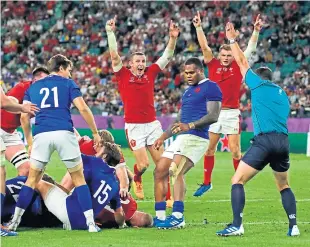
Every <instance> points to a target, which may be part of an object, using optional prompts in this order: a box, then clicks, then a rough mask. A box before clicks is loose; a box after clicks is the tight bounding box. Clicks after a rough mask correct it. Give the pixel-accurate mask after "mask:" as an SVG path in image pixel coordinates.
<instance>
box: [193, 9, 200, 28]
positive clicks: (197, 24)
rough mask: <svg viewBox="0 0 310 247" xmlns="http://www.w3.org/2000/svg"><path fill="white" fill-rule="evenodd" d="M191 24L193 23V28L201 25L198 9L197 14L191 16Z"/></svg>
mask: <svg viewBox="0 0 310 247" xmlns="http://www.w3.org/2000/svg"><path fill="white" fill-rule="evenodd" d="M193 24H194V26H195V28H197V27H201V19H200V14H199V11H197V14H196V15H195V17H194V18H193Z"/></svg>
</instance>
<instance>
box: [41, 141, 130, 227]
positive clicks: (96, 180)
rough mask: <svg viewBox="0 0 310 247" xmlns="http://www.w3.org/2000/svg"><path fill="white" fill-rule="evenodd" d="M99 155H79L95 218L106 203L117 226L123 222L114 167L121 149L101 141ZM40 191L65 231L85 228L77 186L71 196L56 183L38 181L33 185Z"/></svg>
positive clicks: (118, 159) (117, 162)
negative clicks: (111, 209) (111, 210)
mask: <svg viewBox="0 0 310 247" xmlns="http://www.w3.org/2000/svg"><path fill="white" fill-rule="evenodd" d="M97 156H98V157H94V156H88V155H84V154H82V160H83V168H84V169H83V173H84V176H85V179H86V181H87V183H88V187H89V190H90V193H91V195H92V196H91V201H92V207H93V210H94V217H95V218H97V216H98V215H99V214H100V212H101V211H102V210H103V209H104V208H105V207H106V206H107V205H108V204H109V203H111V204H112V205H113V209H114V210H115V214H114V215H115V217H116V222H117V223H118V224H119V226H123V225H124V223H125V217H124V213H123V210H122V208H121V203H120V197H119V184H118V181H117V179H116V176H115V168H114V167H115V166H116V165H117V164H119V161H120V157H121V155H120V152H119V148H118V146H117V145H116V144H112V143H108V142H105V143H103V142H101V145H100V152H98V153H97ZM36 188H37V189H38V191H39V192H40V194H41V196H42V198H43V200H44V203H45V205H46V207H47V208H48V210H49V211H50V212H51V213H53V214H54V215H55V216H56V217H57V218H58V219H59V220H60V221H61V222H62V223H63V226H64V229H67V230H85V229H87V228H88V225H87V224H86V222H85V217H84V215H83V210H82V208H81V207H80V205H79V202H78V195H77V190H76V189H77V188H75V189H74V191H73V192H72V194H71V195H68V194H67V193H66V192H65V191H64V190H63V189H61V188H59V187H58V186H56V185H53V184H50V183H47V182H44V181H40V182H39V184H38V185H37V187H36Z"/></svg>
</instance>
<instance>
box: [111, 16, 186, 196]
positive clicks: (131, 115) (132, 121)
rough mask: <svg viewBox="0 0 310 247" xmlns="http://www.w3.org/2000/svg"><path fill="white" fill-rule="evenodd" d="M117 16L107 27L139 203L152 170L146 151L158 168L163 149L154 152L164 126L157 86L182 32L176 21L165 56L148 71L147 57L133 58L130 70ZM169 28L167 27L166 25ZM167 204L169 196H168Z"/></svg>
mask: <svg viewBox="0 0 310 247" xmlns="http://www.w3.org/2000/svg"><path fill="white" fill-rule="evenodd" d="M115 24H116V16H115V17H114V19H112V20H109V21H108V22H107V23H106V32H107V36H108V44H109V50H110V55H111V60H112V67H113V71H114V73H115V75H116V77H117V81H118V89H119V92H120V95H121V98H122V101H123V104H124V111H125V114H124V116H125V132H126V137H127V139H128V143H129V146H130V148H131V150H132V151H133V154H134V156H135V160H136V164H135V165H134V173H135V176H134V182H135V184H134V185H135V187H134V190H135V194H136V196H137V198H138V199H143V198H144V192H143V186H142V175H143V173H144V172H145V171H146V169H147V168H148V167H149V163H150V162H149V158H148V155H147V150H148V151H149V152H150V154H151V157H152V159H153V161H154V163H155V165H157V164H158V161H159V159H160V156H161V154H162V153H163V150H164V148H163V147H160V148H159V149H158V150H155V149H154V148H152V145H153V144H154V142H155V140H156V139H158V138H159V137H160V135H161V134H162V133H163V131H162V127H161V124H160V122H159V121H158V120H156V113H155V107H154V84H155V79H156V77H157V75H158V74H159V73H160V72H161V71H162V70H163V69H164V68H165V67H166V66H167V64H168V63H169V61H170V59H171V58H172V56H173V53H174V50H175V45H176V41H177V37H178V35H179V32H180V30H179V28H178V26H177V24H176V23H174V22H173V21H171V22H170V25H169V42H168V45H167V47H166V49H165V51H164V53H163V55H162V56H161V57H160V58H159V59H158V60H157V61H156V62H155V63H153V64H151V65H150V66H149V67H146V61H147V59H146V56H145V54H144V53H142V52H135V53H133V54H131V55H130V60H129V65H130V69H128V68H126V67H125V66H123V63H122V60H121V57H120V55H119V54H118V50H117V41H116V37H115V34H114V32H115V30H116V27H115ZM167 26H168V25H167ZM167 197H168V198H167V200H169V199H170V195H169V194H168V195H167Z"/></svg>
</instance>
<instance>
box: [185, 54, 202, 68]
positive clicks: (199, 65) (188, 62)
mask: <svg viewBox="0 0 310 247" xmlns="http://www.w3.org/2000/svg"><path fill="white" fill-rule="evenodd" d="M191 64H194V65H195V66H196V68H197V69H201V70H203V64H202V62H201V61H200V59H199V58H198V57H191V58H189V59H187V60H186V61H185V65H191Z"/></svg>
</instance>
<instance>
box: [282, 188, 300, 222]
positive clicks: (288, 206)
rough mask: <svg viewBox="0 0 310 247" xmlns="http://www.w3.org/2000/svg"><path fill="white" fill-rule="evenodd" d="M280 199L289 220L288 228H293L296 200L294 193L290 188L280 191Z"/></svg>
mask: <svg viewBox="0 0 310 247" xmlns="http://www.w3.org/2000/svg"><path fill="white" fill-rule="evenodd" d="M280 193H281V197H282V205H283V207H284V209H285V212H286V214H287V217H288V220H289V228H293V226H294V225H297V223H296V200H295V196H294V193H293V192H292V190H291V189H290V188H286V189H284V190H281V191H280Z"/></svg>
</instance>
